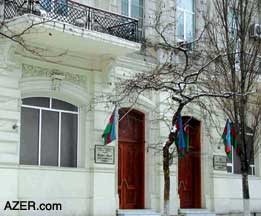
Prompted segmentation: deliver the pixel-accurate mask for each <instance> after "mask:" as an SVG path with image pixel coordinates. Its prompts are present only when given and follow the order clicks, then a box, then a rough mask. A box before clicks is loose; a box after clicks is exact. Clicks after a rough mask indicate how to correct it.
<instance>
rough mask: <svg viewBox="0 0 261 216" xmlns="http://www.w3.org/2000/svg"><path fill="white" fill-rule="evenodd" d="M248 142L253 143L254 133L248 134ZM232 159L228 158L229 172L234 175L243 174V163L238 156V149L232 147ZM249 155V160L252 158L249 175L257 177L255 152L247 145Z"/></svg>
mask: <svg viewBox="0 0 261 216" xmlns="http://www.w3.org/2000/svg"><path fill="white" fill-rule="evenodd" d="M246 138H247V142H249V143H253V135H252V133H247V134H246ZM232 153H233V154H232V157H231V159H229V158H227V172H228V173H233V174H241V173H242V172H241V162H240V157H239V156H238V154H237V152H236V149H235V148H233V146H232ZM247 154H248V158H250V169H249V173H248V174H249V175H255V163H254V162H255V160H254V154H253V151H251V149H250V145H247Z"/></svg>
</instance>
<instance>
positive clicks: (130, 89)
mask: <svg viewBox="0 0 261 216" xmlns="http://www.w3.org/2000/svg"><path fill="white" fill-rule="evenodd" d="M162 13H163V12H162V11H160V12H159V13H158V14H157V16H156V19H155V22H154V25H153V28H154V30H155V32H156V33H157V35H158V36H159V40H157V41H155V40H154V41H153V40H148V39H147V40H145V41H144V44H143V45H144V47H145V52H146V51H147V52H148V50H152V51H153V52H154V53H157V54H158V55H157V56H159V55H160V57H157V60H158V62H157V63H156V66H155V67H154V68H153V69H152V70H149V71H146V72H140V73H136V74H134V75H133V76H131V77H129V78H125V79H120V81H119V83H118V84H117V93H118V95H119V98H118V100H119V101H121V100H124V99H125V98H130V97H133V95H134V96H135V98H138V97H139V95H141V94H143V93H144V92H147V91H152V92H158V93H159V94H161V93H163V94H164V95H165V97H166V98H168V99H170V100H171V101H172V104H174V106H172V107H170V108H169V110H170V111H171V113H172V114H171V115H172V117H171V127H170V131H169V134H168V135H167V136H166V137H167V141H166V142H165V144H164V145H163V148H162V152H163V153H162V154H163V171H164V215H169V199H170V159H171V153H170V147H171V146H172V145H173V144H174V141H175V140H176V139H177V136H178V131H177V130H176V129H175V125H176V122H177V119H178V115H179V114H180V113H181V112H182V111H183V109H184V108H185V107H186V106H188V105H191V104H193V103H195V104H197V103H200V99H202V98H208V97H212V98H216V97H217V98H220V97H221V98H224V99H225V98H228V97H231V96H232V94H233V93H231V92H230V91H226V90H224V91H218V92H215V91H214V90H213V89H212V91H209V89H208V88H206V85H204V82H208V81H209V80H207V79H206V76H207V74H209V73H210V71H211V70H212V69H213V66H214V64H215V62H216V61H217V60H218V59H219V58H220V57H221V56H223V55H224V54H223V53H222V54H221V53H217V55H215V56H212V58H211V59H210V58H209V56H207V52H206V50H205V48H204V47H206V46H205V45H204V43H205V39H204V37H203V35H204V29H203V30H202V32H201V33H200V34H199V35H198V38H197V39H196V40H194V41H192V42H189V43H180V44H178V43H176V42H175V41H172V40H171V39H169V37H168V36H169V29H170V28H172V25H173V23H166V22H164V21H162V17H163V16H162Z"/></svg>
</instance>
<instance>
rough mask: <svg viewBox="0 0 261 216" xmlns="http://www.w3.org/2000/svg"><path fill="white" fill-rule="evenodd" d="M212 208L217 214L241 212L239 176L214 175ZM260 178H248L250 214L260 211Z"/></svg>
mask: <svg viewBox="0 0 261 216" xmlns="http://www.w3.org/2000/svg"><path fill="white" fill-rule="evenodd" d="M213 178H214V180H213V181H214V197H213V200H214V208H215V212H217V213H229V212H242V210H243V201H242V183H241V182H242V179H241V175H235V174H234V175H233V174H226V173H215V174H214V176H213ZM260 180H261V179H260V177H252V176H249V189H250V198H251V199H250V208H251V211H252V212H255V211H257V212H260V211H261V181H260Z"/></svg>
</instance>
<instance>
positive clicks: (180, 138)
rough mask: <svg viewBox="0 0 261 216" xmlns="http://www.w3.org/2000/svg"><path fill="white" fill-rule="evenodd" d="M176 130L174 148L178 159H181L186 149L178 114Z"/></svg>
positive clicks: (180, 119)
mask: <svg viewBox="0 0 261 216" xmlns="http://www.w3.org/2000/svg"><path fill="white" fill-rule="evenodd" d="M176 128H177V130H178V137H177V140H176V146H177V149H178V153H179V156H180V157H183V156H184V155H185V150H186V149H187V148H186V142H185V138H184V129H183V124H182V118H181V115H180V113H179V114H178V119H177V123H176Z"/></svg>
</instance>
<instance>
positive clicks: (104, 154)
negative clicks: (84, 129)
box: [94, 145, 115, 164]
mask: <svg viewBox="0 0 261 216" xmlns="http://www.w3.org/2000/svg"><path fill="white" fill-rule="evenodd" d="M94 154H95V163H100V164H114V158H115V157H114V147H113V146H105V145H95V152H94Z"/></svg>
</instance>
